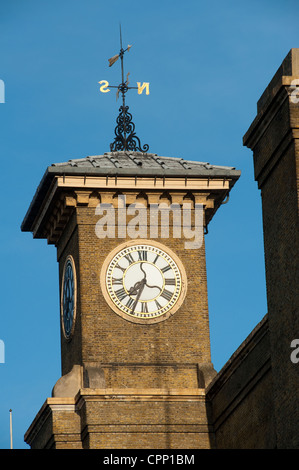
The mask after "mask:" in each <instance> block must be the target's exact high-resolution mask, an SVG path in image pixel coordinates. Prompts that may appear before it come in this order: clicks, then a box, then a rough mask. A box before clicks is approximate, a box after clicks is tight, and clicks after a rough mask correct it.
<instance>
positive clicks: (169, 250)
mask: <svg viewBox="0 0 299 470" xmlns="http://www.w3.org/2000/svg"><path fill="white" fill-rule="evenodd" d="M239 176H240V172H239V171H237V170H235V169H234V168H231V167H220V166H214V165H210V164H208V163H202V162H195V161H188V160H184V159H182V158H170V157H161V156H158V155H156V154H153V153H144V152H139V151H129V150H125V151H114V152H108V153H105V154H103V155H97V156H89V157H85V158H82V159H76V160H69V161H68V162H65V163H57V164H54V165H52V166H50V167H48V168H47V170H46V172H45V174H44V177H43V178H42V181H41V183H40V185H39V187H38V189H37V192H36V194H35V196H34V198H33V201H32V203H31V205H30V207H29V209H28V212H27V214H26V216H25V219H24V221H23V224H22V230H23V231H30V232H32V233H33V236H34V238H44V239H46V240H47V241H48V243H49V244H54V245H55V246H56V248H57V260H58V263H59V282H60V286H59V287H60V314H59V321H60V325H61V369H62V371H61V377H60V378H59V379H58V381H57V382H56V384H55V385H54V384H53V385H54V387H53V391H52V396H51V397H49V398H47V399H46V401H45V403H44V405H43V406H42V408H41V409H40V411H39V412H38V413H37V416H36V417H35V419H34V420H33V422H32V424H31V426H30V427H29V429H28V431H27V432H26V435H25V440H26V442H27V443H28V444H29V445H30V446H31V447H32V448H123V449H125V448H133V449H137V448H152V449H153V448H174V449H179V448H190V449H191V448H210V447H213V446H214V434H213V429H212V427H211V425H210V421H209V414H210V408H209V406H210V405H209V402H208V400H207V399H206V394H205V388H206V386H207V385H208V384H209V382H210V381H211V379H212V378H213V376H214V375H215V372H214V369H213V365H212V363H211V355H210V336H209V314H208V299H207V278H206V262H205V245H204V234H205V233H206V232H207V227H208V224H209V222H210V221H211V219H212V217H213V216H214V215H215V213H216V211H217V209H218V208H219V207H220V206H221V204H222V203H223V202H224V201H225V200H226V198H227V196H228V194H229V192H230V190H231V188H232V187H233V185H234V184H235V182H236V181H237V179H238V178H239Z"/></svg>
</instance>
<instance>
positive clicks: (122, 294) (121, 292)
mask: <svg viewBox="0 0 299 470" xmlns="http://www.w3.org/2000/svg"><path fill="white" fill-rule="evenodd" d="M115 294H116V296H117V298H118V299H119V300H123V299H124V298H125V297H126V296H127V295H128V294H127V293H126V291H125V289H124V288H123V287H122V288H121V289H118V290H116V291H115Z"/></svg>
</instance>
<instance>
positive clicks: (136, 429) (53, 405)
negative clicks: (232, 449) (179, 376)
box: [25, 388, 215, 449]
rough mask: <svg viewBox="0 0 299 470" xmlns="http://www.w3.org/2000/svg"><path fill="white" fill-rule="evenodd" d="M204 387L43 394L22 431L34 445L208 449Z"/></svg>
mask: <svg viewBox="0 0 299 470" xmlns="http://www.w3.org/2000/svg"><path fill="white" fill-rule="evenodd" d="M209 415H210V405H209V402H208V401H207V399H206V395H205V389H198V388H197V389H173V390H164V389H140V388H138V389H137V388H136V389H91V388H83V389H80V390H79V391H78V393H77V394H76V396H75V397H74V398H71V397H51V398H47V400H46V401H45V403H44V404H43V406H42V408H41V409H40V411H39V412H38V414H37V415H36V417H35V419H34V421H33V423H32V424H31V426H30V427H29V429H28V431H27V432H26V434H25V442H27V444H29V445H30V446H31V448H32V449H113V448H114V449H119V448H121V449H210V448H214V447H215V442H214V434H213V429H212V427H211V425H209V424H208V423H209V422H211V419H209Z"/></svg>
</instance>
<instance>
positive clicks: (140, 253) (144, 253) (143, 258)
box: [138, 250, 147, 261]
mask: <svg viewBox="0 0 299 470" xmlns="http://www.w3.org/2000/svg"><path fill="white" fill-rule="evenodd" d="M138 260H140V261H147V251H144V250H142V251H138Z"/></svg>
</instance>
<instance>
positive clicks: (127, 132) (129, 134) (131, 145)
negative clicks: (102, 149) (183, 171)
mask: <svg viewBox="0 0 299 470" xmlns="http://www.w3.org/2000/svg"><path fill="white" fill-rule="evenodd" d="M131 47H132V45H128V47H127V48H126V49H123V47H122V34H121V26H120V52H119V54H116V55H114V56H113V57H111V58H110V59H108V62H109V67H111V66H112V65H113V64H115V62H116V61H117V60H118V59H119V58H120V60H121V80H122V81H121V83H120V84H119V85H117V86H115V85H109V83H108V81H107V80H101V81H99V82H98V83H99V84H100V85H101V87H100V91H101V92H102V93H107V92H109V91H110V89H109V87H110V88H117V92H116V99H118V97H119V93H121V94H122V106H121V107H120V108H119V115H118V117H117V119H116V123H117V126H116V128H115V130H114V133H115V139H114V142H113V143H112V144H110V150H111V152H115V151H116V152H117V151H121V150H131V151H140V152H147V151H148V149H149V146H148V145H147V144H145V145H143V146H142V148H141V143H140V139H139V138H138V137H137V136H136V134H135V124H134V123H133V122H132V114H131V113H129V112H128V110H129V106H126V93H127V91H128V90H131V89H137V90H138V94H139V95H141V94H142V92H143V90H145V92H146V94H147V95H149V83H148V82H143V83H142V84H141V83H140V82H137V87H129V74H130V73H128V74H127V77H126V81H125V80H124V54H125V52H127V51H129V50H130V49H131Z"/></svg>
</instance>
